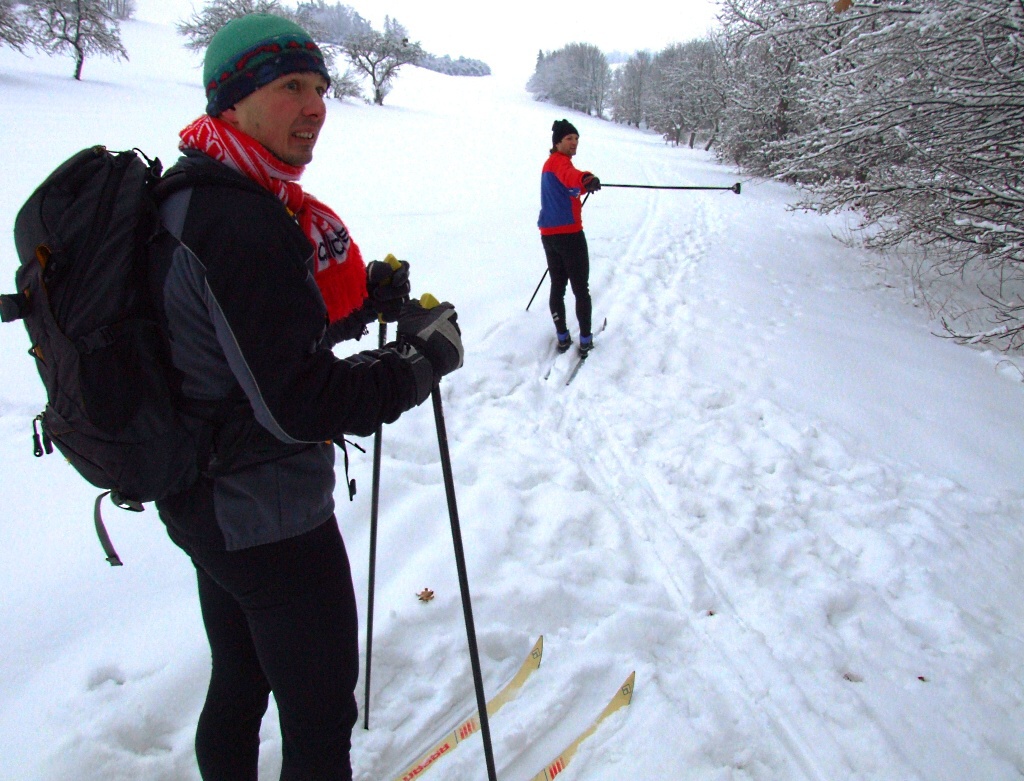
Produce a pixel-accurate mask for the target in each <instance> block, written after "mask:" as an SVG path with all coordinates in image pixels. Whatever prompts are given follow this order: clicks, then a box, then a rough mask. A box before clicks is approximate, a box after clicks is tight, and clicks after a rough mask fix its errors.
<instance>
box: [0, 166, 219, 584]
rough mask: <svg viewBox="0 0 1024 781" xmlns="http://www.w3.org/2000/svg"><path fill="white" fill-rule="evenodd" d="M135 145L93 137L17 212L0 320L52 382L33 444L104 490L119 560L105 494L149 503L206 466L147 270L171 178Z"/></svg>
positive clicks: (114, 559)
mask: <svg viewBox="0 0 1024 781" xmlns="http://www.w3.org/2000/svg"><path fill="white" fill-rule="evenodd" d="M139 155H142V153H141V152H139V154H136V150H133V151H127V152H109V151H108V150H107V149H106V148H105V147H102V146H95V147H91V148H89V149H84V150H82V151H81V152H79V153H78V154H76V155H74V156H73V157H71V158H70V159H68V160H67V161H65V162H64V163H63V164H62V165H60V166H59V167H58V168H57V169H56V170H55V171H54V172H53V173H52V174H50V176H49V177H48V178H47V179H46V181H44V182H43V183H42V184H41V185H40V186H39V188H38V189H37V190H36V191H35V192H34V193H33V194H32V196H31V197H30V198H29V199H28V201H27V202H26V203H25V205H24V206H23V207H22V209H21V211H20V212H19V213H18V216H17V219H16V221H15V225H14V240H15V244H16V245H17V251H18V257H19V259H20V260H21V266H20V268H19V269H18V271H17V273H16V276H15V281H16V284H17V290H18V292H17V293H15V294H13V295H5V296H0V315H2V319H3V321H4V322H11V321H13V320H19V319H20V320H23V321H24V323H25V328H26V329H27V330H28V335H29V339H30V341H31V345H32V346H31V348H30V350H29V353H30V354H31V355H32V356H34V357H35V359H36V367H37V368H38V370H39V375H40V377H41V378H42V380H43V385H44V386H45V388H46V397H47V404H46V408H45V409H44V410H43V412H42V413H41V414H40V415H38V416H37V417H36V418H35V420H33V424H32V425H33V442H34V454H35V455H36V456H42V455H44V454H45V453H51V452H53V445H56V446H57V449H58V450H60V452H61V453H62V454H63V455H64V456H65V458H67V460H68V462H70V464H71V465H72V466H73V467H74V468H75V469H76V470H78V472H79V473H80V474H81V475H82V477H84V478H85V479H86V480H88V481H89V482H90V483H92V484H93V485H94V486H96V487H98V488H102V489H105V490H104V492H103V493H101V494H100V495H99V496H98V497H97V499H96V503H95V508H94V517H95V521H96V530H97V533H98V534H99V537H100V542H101V543H102V544H103V548H104V551H105V552H106V554H107V561H109V562H110V564H111V565H112V566H117V565H120V564H121V560H120V558H118V556H117V553H116V552H115V551H114V549H113V546H112V545H111V544H110V539H109V537H108V536H107V533H106V531H105V529H104V528H103V521H102V517H101V515H100V503H101V502H102V500H103V497H104V496H107V495H108V494H109V496H110V499H111V501H112V502H113V503H114V504H116V505H117V506H119V507H122V508H124V509H130V510H135V511H141V510H142V509H143V507H142V504H143V503H144V502H150V501H154V500H157V499H162V498H163V497H166V496H169V495H171V494H174V493H177V492H179V491H182V490H184V489H186V488H188V487H189V486H190V485H191V484H192V483H193V482H195V480H196V479H197V478H198V474H199V472H198V466H197V464H198V453H197V446H196V443H195V442H194V440H193V437H192V436H191V434H190V432H189V429H188V428H186V427H185V425H184V424H183V421H182V418H181V416H180V414H179V408H180V407H179V402H180V400H179V398H178V395H177V392H176V388H177V387H178V382H177V379H176V377H175V371H174V369H173V367H172V365H171V360H170V345H169V342H168V339H167V336H166V333H165V331H164V330H163V328H162V327H161V324H160V322H159V320H158V317H157V314H156V310H155V308H154V306H153V303H152V301H153V297H152V294H151V292H150V289H149V284H150V283H149V274H148V271H147V265H148V264H147V260H148V252H149V248H150V246H151V243H152V242H153V241H154V240H155V239H156V238H157V237H158V236H159V235H160V234H161V232H164V233H165V231H164V229H163V227H162V226H161V223H160V219H159V214H158V200H159V199H160V198H161V197H163V196H164V195H166V194H167V193H166V192H165V190H169V189H171V188H167V187H164V188H160V187H158V185H159V184H160V183H161V178H160V175H161V165H160V161H159V160H152V161H151V160H149V158H146V157H145V155H142V157H141V158H140V156H139ZM143 158H144V159H143ZM165 183H166V180H165ZM175 189H176V188H175ZM40 429H41V431H40Z"/></svg>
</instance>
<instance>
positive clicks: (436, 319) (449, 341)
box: [398, 293, 463, 381]
mask: <svg viewBox="0 0 1024 781" xmlns="http://www.w3.org/2000/svg"><path fill="white" fill-rule="evenodd" d="M421 302H422V303H421ZM398 337H399V339H400V340H401V341H404V342H406V343H407V344H410V345H412V346H413V347H415V348H416V349H417V350H418V351H419V352H421V353H422V354H423V355H424V357H425V358H426V359H427V360H428V361H430V365H431V367H432V368H433V369H434V379H435V381H436V380H439V379H441V377H443V376H444V375H446V374H449V373H450V372H453V371H455V370H456V369H458V368H459V367H461V366H462V358H463V349H462V331H461V330H459V324H458V315H457V314H456V312H455V307H454V306H452V305H451V304H450V303H448V302H447V301H445V302H444V303H440V304H439V303H437V299H436V298H434V297H433V296H432V295H430V294H429V293H426V294H424V295H423V296H422V298H421V299H420V301H409V302H407V303H406V304H405V306H403V307H402V313H401V314H400V315H399V317H398Z"/></svg>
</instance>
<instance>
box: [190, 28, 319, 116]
mask: <svg viewBox="0 0 1024 781" xmlns="http://www.w3.org/2000/svg"><path fill="white" fill-rule="evenodd" d="M305 71H312V72H313V73H319V74H320V75H321V76H323V77H324V78H325V79H327V83H328V84H329V83H330V81H331V77H330V75H328V73H327V66H326V65H325V64H324V55H323V53H322V52H321V51H320V49H319V47H318V46H317V45H316V43H314V41H313V39H312V38H311V37H310V36H309V33H307V32H306V31H305V30H303V29H302V28H301V27H299V26H298V25H297V24H295V23H294V22H291V21H289V20H287V19H284V18H282V17H280V16H274V15H272V14H249V15H248V16H243V17H241V18H239V19H232V20H231V21H230V22H228V23H227V24H226V25H224V26H223V27H221V28H220V30H218V31H217V33H216V35H214V36H213V39H212V40H211V41H210V45H209V46H208V47H207V49H206V57H205V58H204V60H203V82H204V83H205V84H206V100H207V104H206V113H207V114H209V115H210V116H211V117H216V116H218V115H220V113H221V112H222V111H224V110H225V109H228V108H231V107H232V106H234V105H235V104H236V103H238V101H240V100H241V99H242V98H244V97H245V96H246V95H250V94H252V93H253V92H255V91H256V90H258V89H259V88H260V87H262V86H264V85H266V84H269V83H270V82H272V81H273V80H274V79H276V78H278V77H280V76H284V75H285V74H286V73H300V72H305Z"/></svg>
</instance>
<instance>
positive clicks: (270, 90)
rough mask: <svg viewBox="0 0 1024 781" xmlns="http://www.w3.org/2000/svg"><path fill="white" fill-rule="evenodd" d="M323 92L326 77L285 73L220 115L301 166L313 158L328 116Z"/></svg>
mask: <svg viewBox="0 0 1024 781" xmlns="http://www.w3.org/2000/svg"><path fill="white" fill-rule="evenodd" d="M326 92H327V81H326V79H324V77H323V76H321V75H320V74H319V73H286V74H285V75H284V76H280V77H279V78H277V79H275V80H274V81H272V82H270V83H269V84H266V85H264V86H262V87H260V88H259V89H258V90H256V91H255V92H253V93H252V94H250V95H246V96H245V97H244V98H242V99H241V100H240V101H238V103H237V104H235V105H234V106H232V107H231V108H229V109H226V110H225V111H223V112H222V113H221V115H220V116H221V119H223V120H224V121H225V122H227V123H229V124H230V125H232V126H233V127H234V128H236V129H237V130H241V131H242V132H243V133H246V134H248V135H250V136H252V137H253V138H255V139H256V140H257V141H259V142H260V143H261V144H263V146H265V147H266V148H267V149H269V150H270V151H271V152H272V153H273V154H274V156H275V157H278V158H280V159H281V160H283V161H284V162H286V163H288V164H290V165H294V166H303V165H306V164H307V163H308V162H309V161H310V160H312V159H313V147H314V146H316V141H317V138H318V137H319V135H320V128H322V127H323V124H324V120H325V119H326V118H327V106H326V104H325V103H324V94H325V93H326Z"/></svg>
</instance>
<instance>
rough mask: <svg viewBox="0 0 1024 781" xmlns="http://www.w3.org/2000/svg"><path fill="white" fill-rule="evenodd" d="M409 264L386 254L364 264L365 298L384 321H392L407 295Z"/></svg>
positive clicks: (409, 289)
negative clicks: (384, 256) (382, 258)
mask: <svg viewBox="0 0 1024 781" xmlns="http://www.w3.org/2000/svg"><path fill="white" fill-rule="evenodd" d="M411 290H412V288H411V287H410V285H409V264H408V263H407V262H406V261H404V260H398V259H397V258H396V257H395V256H394V255H388V256H387V257H386V258H384V260H371V261H370V262H369V263H367V264H366V298H367V301H369V302H370V304H371V305H372V306H373V307H374V309H375V310H376V311H377V313H378V314H379V315H380V318H381V320H383V321H384V322H385V323H393V322H395V321H396V320H397V319H398V316H399V315H400V314H401V312H402V303H403V302H404V301H405V300H406V299H407V298H408V297H409V292H410V291H411Z"/></svg>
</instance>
